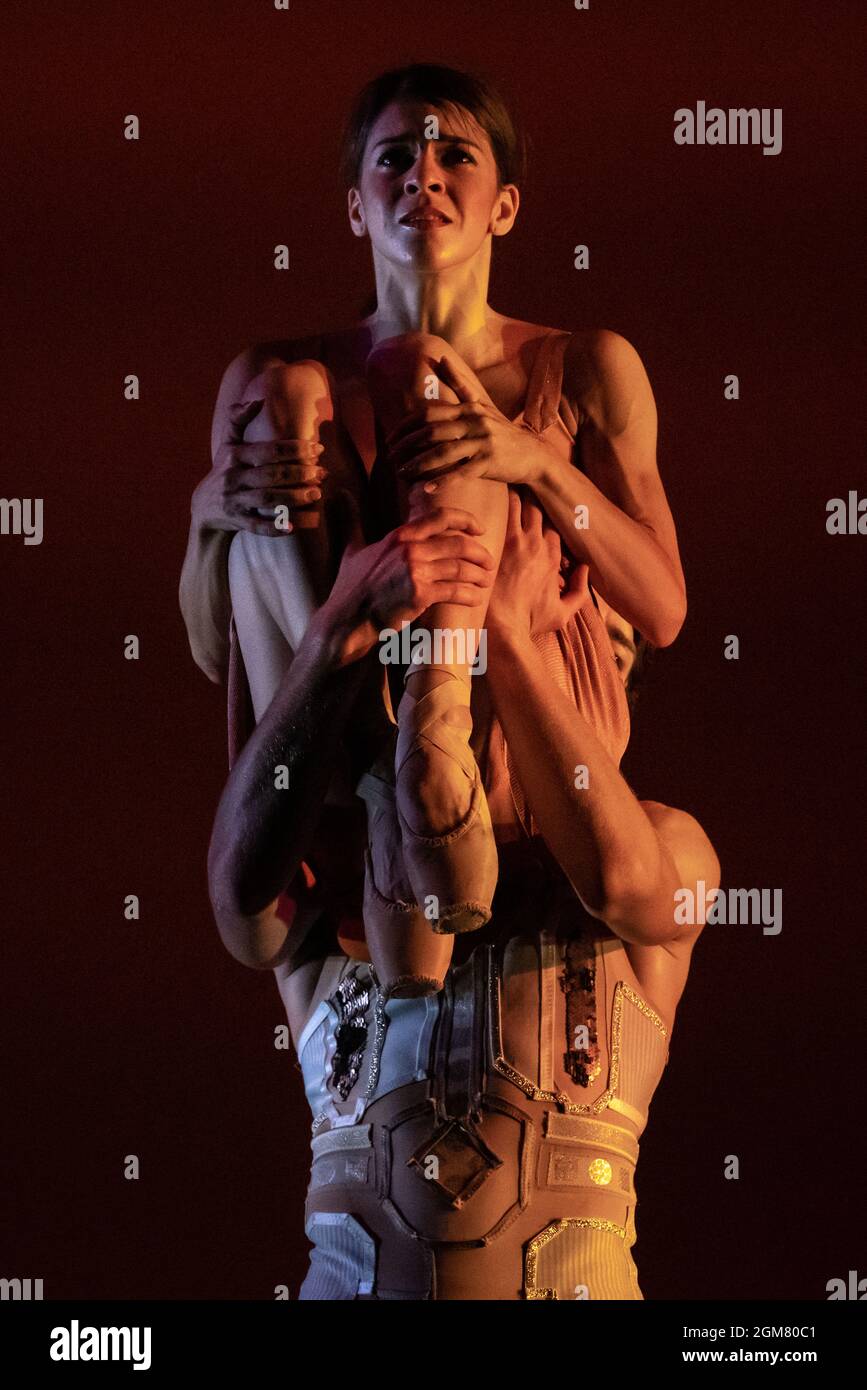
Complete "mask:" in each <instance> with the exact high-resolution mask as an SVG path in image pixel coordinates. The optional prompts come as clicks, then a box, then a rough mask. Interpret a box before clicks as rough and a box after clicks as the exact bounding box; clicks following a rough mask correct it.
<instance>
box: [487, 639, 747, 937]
mask: <svg viewBox="0 0 867 1390" xmlns="http://www.w3.org/2000/svg"><path fill="white" fill-rule="evenodd" d="M487 679H488V681H489V684H490V688H491V696H492V699H493V703H494V709H495V711H496V714H497V718H498V719H499V721H500V723H501V724H502V726H503V731H504V733H505V736H506V740H507V742H508V745H509V750H510V752H511V754H512V757H513V759H514V763H515V768H516V771H517V775H518V778H519V781H520V783H521V787H522V788H523V790H524V793H525V795H526V797H527V801H528V802H529V805H530V808H531V810H532V812H533V815H534V817H535V819H536V821H537V823H538V825H539V827H540V829H541V831H542V835H543V837H544V839H545V842H546V844H547V845H548V847H549V849H550V850H551V853H552V854H553V855H554V857H555V858H556V859H557V861H558V863H559V864H560V866H561V868H562V869H563V872H564V873H565V874H566V876H567V878H568V879H569V881H570V883H571V884H572V887H573V888H574V889H575V892H576V893H577V894H578V896H579V898H580V899H581V901H582V903H583V904H584V906H585V908H586V909H587V911H588V912H589V913H591V915H592V916H594V917H597V918H599V919H600V920H601V921H604V922H605V923H606V925H607V926H608V927H609V928H610V929H611V931H613V932H614V933H615V934H616V935H618V936H620V937H621V938H622V939H623V940H624V941H629V942H634V943H635V944H637V945H648V946H656V945H663V944H665V943H666V942H670V941H673V940H674V939H675V938H676V937H678V936H679V935H681V934H682V933H683V930H684V929H683V927H681V926H679V925H677V924H676V923H675V920H674V906H675V903H674V894H675V891H676V890H677V889H678V888H680V887H684V886H686V887H690V888H692V889H693V890H695V883H696V880H697V879H699V878H704V880H705V882H706V883H707V884H708V885H709V886H710V885H713V886H715V885H716V883H718V882H719V877H718V875H719V865H718V863H717V860H716V855H715V854H714V851H713V848H712V846H711V845H710V842H709V841H708V839H707V837H706V836H705V834H704V831H703V830H702V829H701V827H700V826H699V825H698V823H697V822H696V821H694V820H693V819H692V817H691V816H688V815H686V814H685V813H684V812H680V811H673V810H669V808H659V811H660V812H662V811H668V815H667V816H666V817H664V818H661V816H660V815H659V814H654V815H650V814H648V811H647V810H645V808H644V807H643V805H642V803H641V802H640V801H639V800H638V799H637V798H636V797H635V795H634V794H633V792H632V791H631V790H630V788H629V786H628V785H627V783H626V781H625V779H624V778H623V777H622V775H621V773H620V770H619V768H618V767H617V766H616V764H615V763H614V762H613V760H612V759H611V758H610V757H609V755H608V753H607V752H606V750H605V749H604V748H603V747H602V744H601V743H600V742H599V740H598V738H597V737H596V735H595V734H594V732H593V730H592V729H591V727H590V725H589V724H588V723H587V721H586V720H585V719H584V718H583V717H582V715H581V714H580V713H579V711H577V710H576V709H575V707H574V705H573V704H572V702H571V701H570V700H569V699H568V697H567V696H566V695H565V694H564V693H563V692H562V691H561V690H559V689H558V688H557V687H556V686H555V685H554V684H553V683H552V681H551V679H550V676H549V675H548V673H547V672H546V670H545V667H544V664H543V662H542V660H541V658H540V655H539V651H538V649H537V648H536V647H535V646H534V645H533V642H532V641H531V639H530V638H529V636H524V635H522V634H518V633H515V632H511V631H509V632H506V631H498V630H496V629H492V630H491V631H490V632H489V636H488V675H487ZM580 764H583V765H585V766H586V767H587V768H588V771H589V786H588V787H587V788H585V789H582V790H577V789H576V788H575V768H576V766H578V765H580ZM649 804H650V805H655V803H649ZM658 827H660V828H658Z"/></svg>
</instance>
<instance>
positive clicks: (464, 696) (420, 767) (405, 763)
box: [367, 333, 508, 932]
mask: <svg viewBox="0 0 867 1390" xmlns="http://www.w3.org/2000/svg"><path fill="white" fill-rule="evenodd" d="M443 355H452V356H456V354H455V353H454V350H453V349H452V348H450V347H449V345H448V344H447V343H446V342H444V340H443V339H441V338H437V337H434V336H433V335H429V334H423V333H412V334H405V335H402V336H401V337H399V338H391V339H388V340H387V341H386V342H384V343H380V344H378V345H377V347H376V348H374V350H373V352H372V353H371V354H370V356H369V357H368V360H367V377H368V386H369V389H370V395H371V399H372V401H373V405H374V409H375V411H376V414H377V418H378V420H379V423H380V426H381V427H382V429H383V430H385V431H388V430H391V429H393V428H394V426H395V425H396V424H398V423H399V421H400V420H401V419H403V418H404V417H405V415H406V414H407V413H408V412H409V411H410V410H411V409H413V408H414V407H416V406H417V405H418V404H419V403H421V402H423V401H424V400H425V398H426V396H425V388H426V385H427V384H428V383H429V382H430V381H431V380H437V381H438V379H437V378H436V373H435V372H434V365H433V364H434V362H436V361H438V360H439V359H440V358H441V357H442V356H443ZM480 391H481V387H480ZM438 399H439V400H441V401H446V402H451V403H454V402H456V401H457V397H456V396H455V394H454V392H453V391H451V390H450V388H449V387H447V386H446V385H445V384H444V383H442V382H438ZM415 495H416V498H417V501H416V502H415V507H416V510H417V511H421V512H424V511H425V510H429V509H432V508H433V507H435V506H457V507H462V508H464V509H465V510H467V511H469V512H472V513H473V514H474V515H475V516H476V517H478V519H479V520H480V521H481V523H482V525H483V526H484V527H485V533H484V537H483V543H484V545H485V546H486V548H487V549H488V550H489V551H490V553H491V555H492V556H493V558H494V560H495V562H498V561H499V558H500V555H501V553H502V548H503V540H504V537H505V532H506V523H507V517H508V488H507V486H506V485H505V483H499V482H492V481H490V480H489V479H485V478H480V479H479V478H476V479H467V480H464V479H462V478H461V477H460V476H459V474H457V475H453V476H444V477H442V478H441V479H440V480H439V485H438V488H437V491H436V493H435V494H432V495H428V494H424V493H419V492H418V490H416V494H415ZM400 497H401V504H402V509H403V512H404V515H406V513H407V510H408V506H409V498H408V493H407V490H406V489H401V491H400ZM486 614H487V597H486V598H485V599H484V600H483V601H482V602H481V603H479V604H478V605H476V606H475V607H472V608H469V607H466V606H464V605H460V604H449V603H438V604H434V605H432V606H431V607H430V608H429V609H428V610H427V612H426V613H425V614H423V615H422V617H421V618H420V619H419V620H418V623H417V624H416V625H415V626H416V627H421V628H424V629H426V630H427V631H428V632H429V633H430V634H431V638H432V642H431V651H432V654H433V662H432V663H430V664H426V665H420V666H415V667H410V669H409V671H408V672H407V674H406V677H405V692H404V695H403V698H402V700H401V702H400V705H399V708H398V716H397V718H398V726H399V729H400V736H399V740H398V749H397V767H396V777H397V801H398V809H399V814H400V821H401V827H402V830H403V847H404V856H405V861H406V865H407V869H408V872H409V875H410V879H411V881H412V885H413V889H414V891H415V894H416V897H417V899H418V901H419V902H420V903H426V902H428V901H433V902H435V903H436V920H435V921H434V922H433V923H432V925H434V928H435V930H438V931H445V932H456V931H471V930H473V929H474V928H476V927H479V926H482V925H483V924H484V922H486V921H487V920H488V918H489V917H490V905H491V899H492V897H493V892H494V888H495V887H496V877H497V856H496V847H495V844H494V836H493V828H492V826H491V822H490V816H489V814H488V811H487V803H486V801H485V797H484V791H483V789H482V787H481V781H480V778H479V774H478V768H477V767H476V762H475V758H474V756H473V754H472V751H471V749H470V747H469V736H470V732H471V730H472V718H471V715H470V669H471V664H472V659H473V652H474V644H475V641H477V640H478V634H479V633H480V632H481V629H482V628H483V627H484V623H485V617H486ZM462 632H463V633H465V634H466V642H465V643H460V642H453V641H452V642H450V641H449V640H444V637H445V634H460V633H462ZM438 636H439V644H438V641H437V638H438ZM438 645H439V650H438ZM449 647H451V650H449ZM434 692H438V693H436V694H435V693H434Z"/></svg>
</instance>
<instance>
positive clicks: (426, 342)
mask: <svg viewBox="0 0 867 1390" xmlns="http://www.w3.org/2000/svg"><path fill="white" fill-rule="evenodd" d="M448 351H449V345H448V343H447V342H446V340H445V338H439V337H437V335H436V334H435V333H420V332H414V333H401V334H399V335H398V337H396V338H384V339H383V340H382V342H381V343H377V344H376V347H375V348H372V349H371V351H370V352H369V353H368V355H367V367H368V369H377V368H385V369H386V370H387V371H388V372H389V374H392V373H393V372H394V371H395V369H398V370H400V369H401V368H403V369H405V370H407V371H410V372H414V371H415V370H416V368H417V367H418V366H419V364H420V363H426V362H430V360H431V359H433V360H434V361H437V362H438V361H439V359H440V358H441V357H442V355H443V353H444V352H448Z"/></svg>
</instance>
